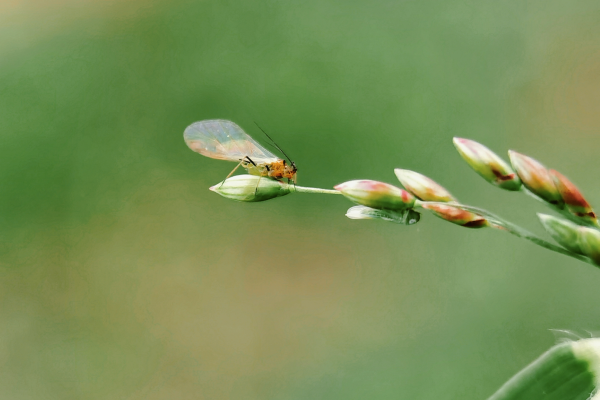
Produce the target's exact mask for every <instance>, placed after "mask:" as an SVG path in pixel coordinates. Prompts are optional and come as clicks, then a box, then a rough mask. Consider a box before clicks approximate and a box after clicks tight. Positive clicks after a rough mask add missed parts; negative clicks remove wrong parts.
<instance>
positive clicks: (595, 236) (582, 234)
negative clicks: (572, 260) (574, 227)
mask: <svg viewBox="0 0 600 400" xmlns="http://www.w3.org/2000/svg"><path fill="white" fill-rule="evenodd" d="M579 247H580V248H581V252H582V253H583V255H584V256H588V257H589V258H591V259H592V261H594V262H595V263H596V264H598V265H600V231H598V230H596V229H593V228H586V227H584V226H580V227H579Z"/></svg>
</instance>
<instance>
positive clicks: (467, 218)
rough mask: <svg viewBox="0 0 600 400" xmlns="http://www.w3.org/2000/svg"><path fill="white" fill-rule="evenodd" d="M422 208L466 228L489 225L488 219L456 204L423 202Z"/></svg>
mask: <svg viewBox="0 0 600 400" xmlns="http://www.w3.org/2000/svg"><path fill="white" fill-rule="evenodd" d="M423 208H426V209H428V210H431V211H433V213H434V214H435V215H437V216H438V217H440V218H442V219H445V220H446V221H450V222H452V223H454V224H457V225H461V226H464V227H466V228H484V227H486V226H489V225H490V224H489V222H488V220H486V219H485V218H483V217H482V216H481V215H477V214H475V213H472V212H470V211H465V210H462V209H460V208H458V207H456V206H450V205H442V204H423Z"/></svg>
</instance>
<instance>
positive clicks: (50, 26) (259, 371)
mask: <svg viewBox="0 0 600 400" xmlns="http://www.w3.org/2000/svg"><path fill="white" fill-rule="evenodd" d="M598 20H600V4H599V3H598V2H597V1H592V0H589V1H587V0H586V1H583V0H581V1H580V0H575V1H573V0H569V1H566V0H564V1H541V0H540V1H506V2H479V1H440V0H432V1H429V0H427V1H386V0H376V1H368V2H367V1H363V2H358V1H340V0H325V1H323V0H319V1H317V0H306V1H303V2H292V1H281V0H267V1H252V0H248V1H239V0H238V1H227V0H225V1H223V0H221V1H213V0H206V1H184V0H175V1H166V0H165V1H162V0H155V1H128V2H119V1H94V0H89V1H78V0H58V1H51V2H48V1H42V0H22V1H15V0H12V1H11V0H8V1H4V2H2V3H1V4H0V141H1V145H0V164H1V167H0V175H1V179H0V182H1V185H2V189H1V190H2V195H1V196H0V371H1V373H0V397H1V398H3V399H16V400H20V399H42V398H43V399H152V400H153V399H290V400H291V399H345V400H347V399H413V400H414V399H432V398H443V399H483V398H486V397H487V396H489V395H490V394H491V393H493V392H494V391H495V390H496V389H497V388H498V387H499V386H500V385H501V384H502V383H503V382H504V381H505V380H506V379H508V378H509V377H510V376H511V375H513V374H514V373H515V372H517V371H518V370H519V369H521V368H522V367H523V366H525V365H526V364H527V363H529V362H530V361H532V360H533V359H534V358H535V357H537V356H538V355H539V354H541V353H542V352H543V351H544V350H546V349H548V348H549V347H550V346H551V345H553V344H554V343H555V341H556V339H555V337H554V336H553V334H552V332H551V331H549V329H568V330H574V331H577V332H581V333H582V335H584V336H585V335H587V333H586V330H587V331H592V332H593V331H595V330H598V329H600V322H599V321H600V307H598V304H600V290H598V288H599V287H600V271H599V270H598V269H594V268H593V267H591V266H590V265H587V264H583V263H580V262H578V261H576V260H572V259H569V258H567V257H564V256H560V255H555V254H553V253H551V252H549V251H547V250H544V249H541V248H538V247H536V246H533V245H531V244H529V243H527V242H524V241H520V240H518V239H515V238H513V237H510V236H508V235H504V234H502V233H501V232H498V231H492V230H476V231H472V230H468V229H465V228H461V227H458V226H455V225H452V224H449V223H446V222H444V221H442V220H439V219H437V218H435V217H433V216H431V215H424V216H423V218H422V219H421V222H420V223H419V224H417V225H415V226H412V227H405V226H399V225H394V224H386V223H382V222H377V221H351V220H348V219H346V218H345V217H344V213H345V211H346V209H347V208H348V207H350V206H351V204H350V203H349V202H348V201H347V200H346V199H344V198H341V197H337V196H325V195H300V194H297V195H290V196H287V197H284V198H281V199H276V200H272V201H268V202H265V203H259V204H242V203H235V202H232V201H228V200H226V199H224V198H221V197H219V196H217V195H216V194H214V193H212V192H210V191H208V190H207V188H208V187H209V186H211V185H213V184H215V183H217V182H219V181H220V180H222V179H223V178H224V177H225V175H226V174H227V173H228V172H229V171H230V170H231V168H233V164H231V163H226V162H222V161H217V160H211V159H208V158H205V157H202V156H200V155H198V154H195V153H193V152H192V151H190V150H189V149H188V148H187V147H186V146H185V144H184V142H183V138H182V133H183V130H184V128H185V127H186V126H187V125H189V124H190V123H192V122H194V121H198V120H202V119H211V118H225V119H230V120H233V121H236V122H237V123H238V124H240V125H241V126H242V127H243V128H245V129H246V130H247V132H248V133H250V134H251V135H255V137H257V138H259V139H260V138H261V134H260V133H259V131H258V129H257V128H256V127H255V125H254V123H253V121H257V122H259V123H260V124H261V126H263V127H264V128H265V129H266V130H267V132H269V133H270V134H271V136H273V137H274V138H275V139H276V141H277V142H278V143H279V144H280V145H281V146H282V147H283V148H284V149H286V151H287V152H288V153H290V155H291V156H292V158H293V159H294V160H295V161H296V163H297V164H298V166H299V170H300V172H299V174H298V177H299V183H300V184H301V185H304V186H313V187H323V188H331V187H332V186H333V185H335V184H338V183H340V182H343V181H346V180H350V179H358V178H369V179H377V180H382V181H386V182H390V183H396V184H397V182H396V180H395V177H394V174H393V168H396V167H400V168H406V169H412V170H416V171H419V172H421V173H423V174H426V175H428V176H430V177H432V178H433V179H435V180H437V181H438V182H440V183H441V184H442V185H444V186H446V187H447V188H448V189H450V191H451V192H452V193H453V194H454V195H455V196H456V197H458V198H459V199H461V200H462V201H463V202H465V203H468V204H473V205H479V206H484V207H486V208H488V209H490V210H491V211H493V212H497V213H499V214H500V215H503V216H505V217H506V218H508V219H509V220H512V221H515V222H521V223H522V225H524V226H526V227H528V228H530V229H532V230H535V231H536V232H539V233H541V234H542V231H541V229H540V228H539V223H538V222H537V220H536V217H535V212H536V211H547V210H545V209H544V207H543V206H542V205H539V204H537V203H536V202H535V201H534V200H531V199H528V198H526V197H525V196H523V195H520V194H515V193H509V192H502V191H500V190H498V189H495V188H494V187H492V186H491V185H489V184H487V183H486V182H484V181H483V180H482V179H481V178H480V177H479V176H477V175H476V174H475V173H473V172H472V171H470V170H469V168H468V166H467V165H466V164H465V163H464V162H463V161H462V160H461V158H460V157H459V156H458V154H457V153H456V152H455V150H454V148H453V146H452V142H451V139H452V137H453V136H462V137H467V138H471V139H475V140H478V141H480V142H483V143H485V144H486V145H488V146H489V147H491V148H492V149H494V150H496V151H497V152H498V153H499V154H506V153H505V152H506V150H508V149H509V148H512V149H515V150H517V151H520V152H523V153H525V154H528V155H531V156H533V157H535V158H537V159H539V160H540V161H542V162H544V163H545V164H546V165H548V166H549V167H553V168H555V169H557V170H559V171H561V172H563V173H564V174H566V175H567V176H569V177H570V178H572V179H573V181H574V182H576V183H577V184H578V185H579V186H580V187H581V188H582V190H583V191H584V193H586V195H587V196H588V198H589V199H590V200H591V202H592V203H593V204H596V205H598V206H600V186H599V185H598V170H599V167H600V161H599V160H598V149H599V148H600V45H599V43H600V25H599V24H598Z"/></svg>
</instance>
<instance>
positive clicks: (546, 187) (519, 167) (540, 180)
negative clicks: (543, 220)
mask: <svg viewBox="0 0 600 400" xmlns="http://www.w3.org/2000/svg"><path fill="white" fill-rule="evenodd" d="M508 155H509V157H510V162H511V163H512V165H513V167H514V168H515V170H516V171H517V174H519V178H521V182H523V185H525V187H526V188H527V189H529V191H530V192H532V193H533V194H535V195H536V196H538V197H539V198H541V199H543V200H545V201H547V202H548V203H550V204H554V205H555V206H557V207H559V208H563V206H564V203H563V200H562V197H561V195H560V193H559V192H558V189H556V186H555V185H554V179H552V177H551V176H550V172H548V170H547V169H546V167H544V165H543V164H542V163H540V162H539V161H537V160H535V159H533V158H531V157H528V156H526V155H523V154H520V153H517V152H516V151H512V150H509V151H508Z"/></svg>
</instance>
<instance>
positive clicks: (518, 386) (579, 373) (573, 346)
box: [488, 338, 600, 400]
mask: <svg viewBox="0 0 600 400" xmlns="http://www.w3.org/2000/svg"><path fill="white" fill-rule="evenodd" d="M599 376H600V339H596V338H593V339H582V340H578V341H574V342H567V343H562V344H559V345H556V346H554V347H552V348H551V349H550V350H548V351H547V352H546V353H544V354H542V355H541V356H540V357H539V358H538V359H537V360H535V361H533V362H532V363H531V364H529V365H528V366H527V367H525V368H524V369H523V370H521V371H520V372H519V373H517V374H516V375H515V376H513V377H512V378H511V379H510V380H509V381H508V382H506V383H505V384H504V385H503V386H502V387H501V388H500V389H499V390H498V391H497V392H496V393H494V394H493V395H492V396H491V397H490V398H488V400H529V399H534V400H538V399H544V400H571V399H590V400H592V399H598V395H597V394H596V392H595V389H596V388H597V386H598V383H600V382H599V379H598V377H599ZM592 395H594V396H593V397H592Z"/></svg>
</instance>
